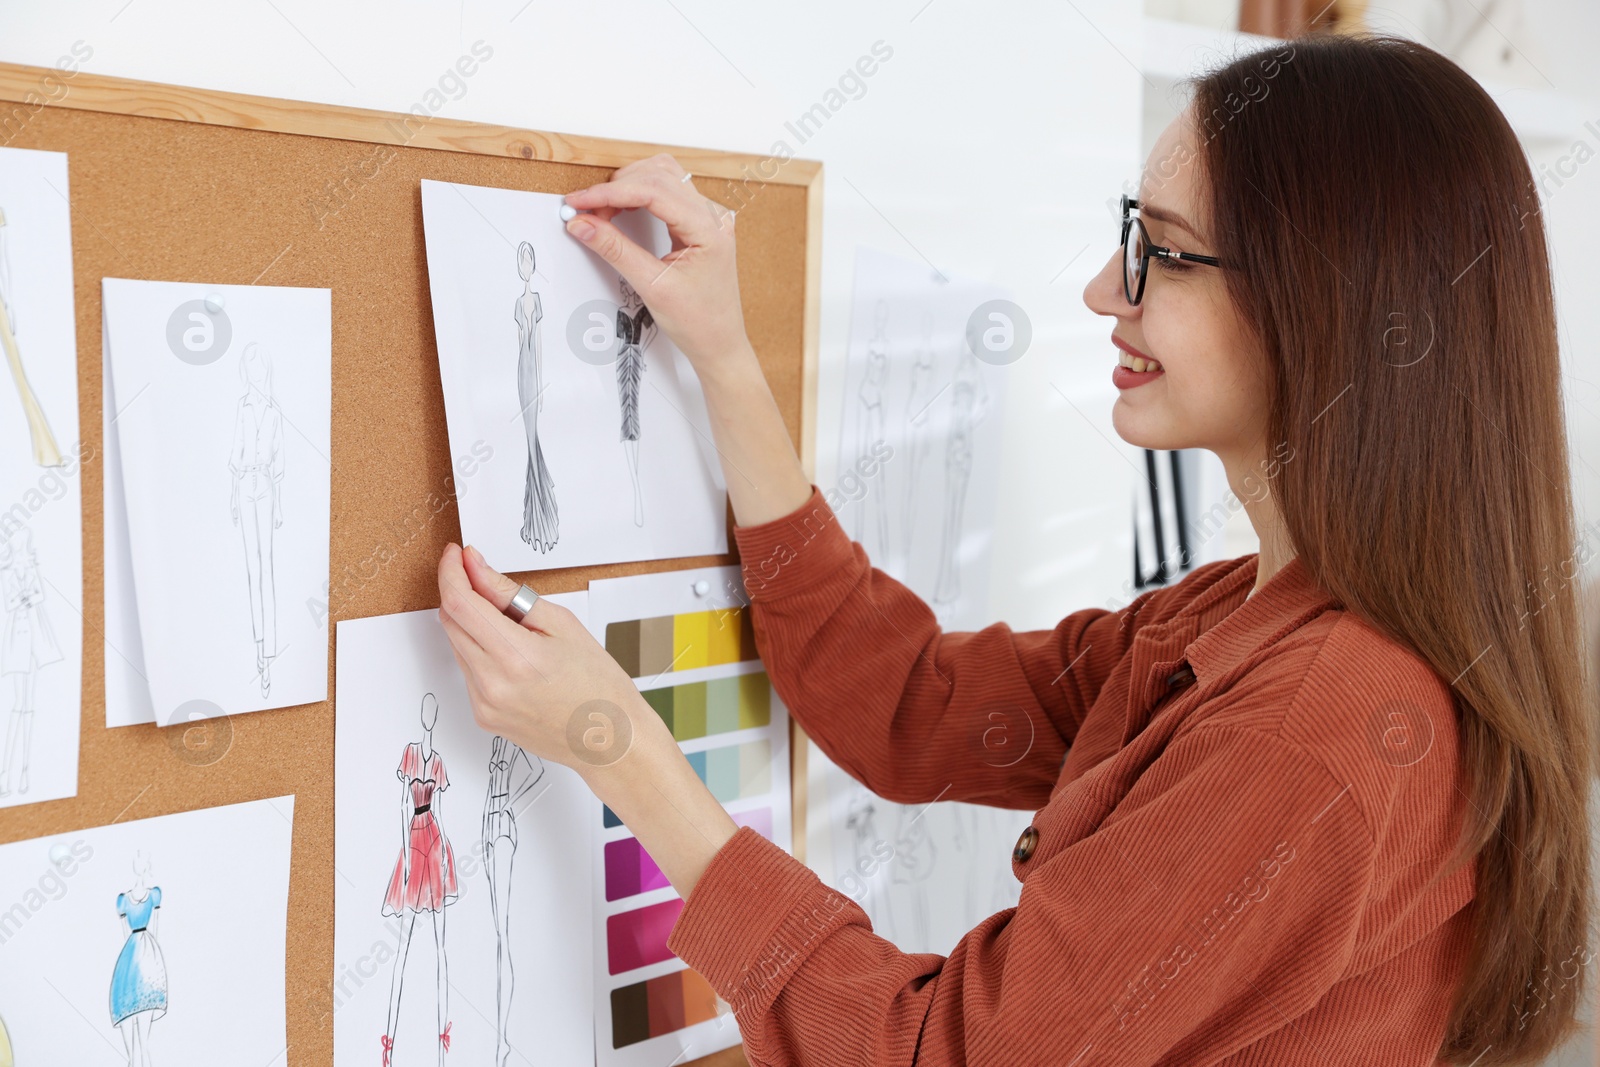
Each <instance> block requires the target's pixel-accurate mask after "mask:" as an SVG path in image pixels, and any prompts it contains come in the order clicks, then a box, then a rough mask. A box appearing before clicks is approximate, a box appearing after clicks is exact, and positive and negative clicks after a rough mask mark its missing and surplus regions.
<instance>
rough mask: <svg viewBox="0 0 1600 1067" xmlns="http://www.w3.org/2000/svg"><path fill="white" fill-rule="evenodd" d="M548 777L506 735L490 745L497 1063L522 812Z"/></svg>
mask: <svg viewBox="0 0 1600 1067" xmlns="http://www.w3.org/2000/svg"><path fill="white" fill-rule="evenodd" d="M543 777H544V761H543V760H541V759H539V757H538V756H534V757H532V758H531V759H530V757H529V756H528V754H527V753H526V752H524V751H523V750H522V748H521V747H520V746H518V745H516V744H514V743H512V742H510V741H507V740H506V739H505V738H503V737H499V736H496V737H495V738H494V740H493V741H491V742H490V743H489V790H488V793H487V794H485V796H484V799H483V870H484V873H485V874H486V875H487V876H488V878H489V909H490V911H491V913H492V914H493V916H494V934H495V950H494V958H495V1014H496V1020H497V1021H496V1025H495V1055H494V1062H495V1067H505V1064H506V1063H507V1062H508V1061H509V1060H510V1058H511V1037H510V1033H509V1028H510V1025H511V990H512V986H513V985H514V984H515V980H516V972H515V968H514V967H513V966H512V964H511V910H510V908H511V861H512V860H513V859H514V858H515V857H516V854H517V811H518V810H519V807H520V805H521V803H522V799H523V797H525V796H527V795H528V791H529V790H531V789H532V788H533V787H534V786H535V785H537V784H538V783H539V780H540V779H542V778H543Z"/></svg>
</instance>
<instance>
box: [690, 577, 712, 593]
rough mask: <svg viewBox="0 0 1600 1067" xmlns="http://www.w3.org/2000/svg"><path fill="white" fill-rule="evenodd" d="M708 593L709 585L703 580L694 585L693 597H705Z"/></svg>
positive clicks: (709, 590)
mask: <svg viewBox="0 0 1600 1067" xmlns="http://www.w3.org/2000/svg"><path fill="white" fill-rule="evenodd" d="M709 592H711V583H710V582H708V581H706V580H705V579H704V578H702V579H700V580H699V581H698V582H695V583H694V595H695V596H705V595H706V594H707V593H709Z"/></svg>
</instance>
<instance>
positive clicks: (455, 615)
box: [439, 544, 527, 659]
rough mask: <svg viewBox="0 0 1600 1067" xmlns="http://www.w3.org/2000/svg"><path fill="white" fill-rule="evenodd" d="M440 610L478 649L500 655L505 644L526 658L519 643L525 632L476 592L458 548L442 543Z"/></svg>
mask: <svg viewBox="0 0 1600 1067" xmlns="http://www.w3.org/2000/svg"><path fill="white" fill-rule="evenodd" d="M439 609H440V610H441V611H443V612H444V613H445V614H447V615H449V616H450V618H451V619H453V620H454V621H455V622H456V624H457V625H459V626H460V627H461V629H462V630H463V631H465V633H466V636H468V637H470V638H471V639H472V640H473V641H474V642H476V643H477V645H478V647H479V648H480V649H483V650H484V651H486V652H489V653H491V654H494V655H500V654H502V653H503V652H504V650H505V649H506V648H507V647H510V648H512V649H515V650H516V651H517V654H518V655H519V656H522V657H523V658H524V659H526V658H527V657H526V654H525V653H523V651H522V649H521V647H520V645H519V642H520V641H525V640H526V639H527V638H526V636H525V634H526V631H525V630H523V628H522V627H521V626H518V625H517V624H516V623H514V622H512V621H511V620H510V619H508V618H506V617H505V615H503V614H502V613H501V612H500V610H499V609H498V608H496V607H495V606H494V605H493V604H491V603H489V601H487V600H485V599H484V598H483V597H482V596H480V595H479V594H478V591H477V590H476V589H474V588H473V587H472V582H471V581H470V580H469V579H468V578H467V572H466V569H465V568H464V567H463V566H462V556H461V548H460V547H459V546H458V545H454V544H449V545H446V546H445V549H444V554H443V555H441V556H440V557H439Z"/></svg>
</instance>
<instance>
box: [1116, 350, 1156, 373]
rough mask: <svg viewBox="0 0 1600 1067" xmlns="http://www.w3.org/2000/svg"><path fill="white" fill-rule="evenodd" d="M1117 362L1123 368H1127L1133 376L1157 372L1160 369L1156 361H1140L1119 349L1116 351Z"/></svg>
mask: <svg viewBox="0 0 1600 1067" xmlns="http://www.w3.org/2000/svg"><path fill="white" fill-rule="evenodd" d="M1117 362H1118V363H1120V364H1122V365H1123V366H1124V367H1127V368H1128V369H1129V370H1131V371H1133V372H1134V373H1135V374H1143V373H1145V372H1146V371H1158V370H1160V369H1161V364H1160V363H1158V362H1157V361H1156V360H1153V359H1141V358H1140V357H1138V356H1130V355H1128V353H1126V352H1124V351H1123V350H1122V349H1120V348H1119V349H1117Z"/></svg>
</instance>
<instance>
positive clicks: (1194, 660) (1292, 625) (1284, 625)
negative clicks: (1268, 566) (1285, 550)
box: [1171, 554, 1336, 682]
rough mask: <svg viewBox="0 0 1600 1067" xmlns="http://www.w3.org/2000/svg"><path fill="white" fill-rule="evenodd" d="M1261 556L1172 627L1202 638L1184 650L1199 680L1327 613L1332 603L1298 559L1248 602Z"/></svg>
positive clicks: (1247, 560)
mask: <svg viewBox="0 0 1600 1067" xmlns="http://www.w3.org/2000/svg"><path fill="white" fill-rule="evenodd" d="M1259 562H1260V555H1259V554H1252V555H1249V556H1245V557H1243V558H1241V559H1240V560H1239V561H1238V563H1237V565H1236V566H1235V567H1234V568H1233V569H1232V570H1231V571H1229V572H1228V573H1227V574H1225V575H1223V576H1222V577H1221V578H1219V579H1218V580H1217V581H1216V582H1215V583H1214V584H1213V585H1212V586H1211V587H1210V588H1209V589H1207V590H1206V591H1205V592H1203V593H1201V594H1200V595H1199V596H1197V597H1196V598H1195V599H1194V600H1193V601H1191V602H1190V603H1188V604H1185V605H1184V606H1183V608H1182V609H1180V610H1179V612H1178V613H1177V614H1176V615H1175V616H1173V618H1172V620H1171V622H1173V623H1177V622H1178V621H1179V620H1180V619H1182V620H1188V621H1187V623H1186V625H1188V626H1191V627H1192V628H1193V632H1196V633H1198V634H1199V636H1198V637H1195V638H1194V639H1193V640H1192V641H1191V642H1190V643H1189V645H1188V647H1187V648H1186V649H1185V650H1184V658H1185V659H1186V660H1187V661H1188V663H1189V666H1190V667H1191V668H1193V670H1194V672H1195V678H1196V679H1198V680H1199V681H1200V682H1207V681H1210V680H1211V679H1213V678H1215V677H1218V676H1219V675H1221V674H1223V673H1225V672H1226V671H1228V670H1230V669H1232V668H1233V667H1236V666H1237V665H1239V664H1240V663H1242V662H1243V661H1244V660H1245V659H1246V658H1248V657H1249V656H1251V655H1252V654H1254V653H1255V652H1257V651H1259V650H1260V649H1262V648H1264V647H1265V646H1267V645H1269V644H1271V643H1273V642H1274V641H1277V640H1278V639H1280V638H1281V637H1283V636H1284V635H1285V634H1287V633H1290V632H1291V631H1293V630H1295V629H1298V628H1299V627H1300V626H1302V625H1303V624H1304V623H1306V622H1307V621H1309V620H1310V619H1313V618H1315V617H1316V616H1318V615H1320V614H1322V613H1323V612H1324V611H1327V610H1328V609H1330V608H1332V607H1335V606H1336V605H1335V604H1334V602H1333V599H1332V598H1331V597H1330V596H1328V594H1327V593H1325V592H1324V591H1323V590H1322V588H1321V587H1320V586H1318V584H1317V582H1316V580H1315V579H1314V578H1312V576H1311V573H1310V571H1309V570H1307V568H1306V565H1305V564H1304V563H1303V562H1302V561H1301V559H1300V557H1299V556H1295V557H1294V558H1293V559H1291V560H1290V561H1289V562H1288V563H1287V564H1286V565H1285V566H1283V567H1282V568H1280V569H1279V571H1278V572H1277V573H1276V574H1274V575H1273V576H1272V577H1271V578H1269V579H1267V584H1266V585H1263V586H1262V587H1261V589H1260V590H1259V591H1258V592H1257V593H1256V594H1255V595H1254V596H1249V597H1248V599H1246V597H1247V594H1248V593H1249V592H1250V588H1251V587H1252V586H1253V585H1255V581H1256V568H1257V564H1258V563H1259Z"/></svg>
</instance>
